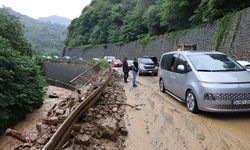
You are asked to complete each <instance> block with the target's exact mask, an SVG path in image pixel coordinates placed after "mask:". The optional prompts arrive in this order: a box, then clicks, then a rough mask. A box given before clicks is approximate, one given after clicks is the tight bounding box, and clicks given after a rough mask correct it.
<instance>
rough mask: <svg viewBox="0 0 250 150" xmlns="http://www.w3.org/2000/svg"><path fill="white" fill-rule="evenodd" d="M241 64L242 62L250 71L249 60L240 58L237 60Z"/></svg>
mask: <svg viewBox="0 0 250 150" xmlns="http://www.w3.org/2000/svg"><path fill="white" fill-rule="evenodd" d="M237 62H238V63H239V64H241V65H242V66H243V67H245V68H246V69H247V70H248V71H250V62H248V61H243V60H239V61H237Z"/></svg>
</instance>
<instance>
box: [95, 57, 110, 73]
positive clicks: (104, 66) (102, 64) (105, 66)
mask: <svg viewBox="0 0 250 150" xmlns="http://www.w3.org/2000/svg"><path fill="white" fill-rule="evenodd" d="M96 64H99V65H100V67H101V68H102V70H108V69H109V68H110V67H111V66H110V64H109V63H108V61H107V60H105V59H100V60H97V61H96Z"/></svg>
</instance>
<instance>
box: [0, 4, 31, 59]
mask: <svg viewBox="0 0 250 150" xmlns="http://www.w3.org/2000/svg"><path fill="white" fill-rule="evenodd" d="M0 36H2V38H5V39H8V40H9V43H10V45H11V46H12V48H13V49H16V50H18V51H19V52H20V53H21V54H22V55H29V56H31V55H32V52H31V45H30V43H28V41H27V40H26V39H25V37H24V31H23V26H22V25H21V23H20V21H19V19H18V18H17V17H15V16H12V15H10V14H9V13H8V12H6V11H4V10H3V9H0Z"/></svg>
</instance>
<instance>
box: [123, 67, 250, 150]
mask: <svg viewBox="0 0 250 150" xmlns="http://www.w3.org/2000/svg"><path fill="white" fill-rule="evenodd" d="M118 71H120V72H121V70H120V69H118ZM130 80H131V78H130ZM158 80H159V77H155V76H139V77H138V78H137V81H138V82H139V83H138V87H137V88H132V87H131V83H126V84H124V89H125V91H126V96H127V103H128V104H131V105H139V108H140V109H141V110H135V109H132V108H129V107H128V108H127V110H126V115H125V123H126V126H127V129H128V131H129V134H128V138H127V140H126V142H125V144H126V149H128V150H165V149H170V150H182V149H192V150H196V149H197V150H201V149H204V150H205V149H213V150H214V149H220V150H221V149H223V150H224V149H225V150H230V149H232V150H235V149H240V150H248V149H250V142H249V141H250V128H249V127H250V113H231V114H225V113H224V114H222V113H204V112H202V113H201V114H197V115H196V114H192V113H190V112H188V111H187V109H186V107H185V105H184V104H183V103H180V102H178V101H177V100H175V99H174V98H172V97H171V96H169V95H168V94H166V93H161V92H160V91H159V86H158Z"/></svg>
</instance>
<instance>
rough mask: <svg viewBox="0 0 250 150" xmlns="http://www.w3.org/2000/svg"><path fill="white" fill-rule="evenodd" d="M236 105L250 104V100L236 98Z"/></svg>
mask: <svg viewBox="0 0 250 150" xmlns="http://www.w3.org/2000/svg"><path fill="white" fill-rule="evenodd" d="M233 104H234V105H246V104H250V100H235V101H233Z"/></svg>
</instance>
